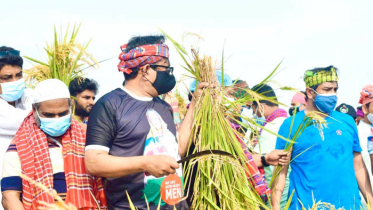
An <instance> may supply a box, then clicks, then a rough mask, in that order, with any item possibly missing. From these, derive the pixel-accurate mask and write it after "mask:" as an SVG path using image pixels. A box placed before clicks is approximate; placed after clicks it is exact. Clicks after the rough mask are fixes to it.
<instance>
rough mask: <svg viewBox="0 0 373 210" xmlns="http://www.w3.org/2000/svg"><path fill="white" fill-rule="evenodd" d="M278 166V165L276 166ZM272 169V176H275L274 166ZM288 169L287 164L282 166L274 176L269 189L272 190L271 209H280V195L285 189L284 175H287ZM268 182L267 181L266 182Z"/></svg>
mask: <svg viewBox="0 0 373 210" xmlns="http://www.w3.org/2000/svg"><path fill="white" fill-rule="evenodd" d="M277 167H278V166H277ZM277 167H275V168H274V169H273V176H274V177H275V176H276V174H274V173H275V171H276V168H277ZM288 170H289V165H286V166H284V168H283V169H282V171H281V172H280V174H279V175H278V176H277V177H275V179H274V181H273V183H272V186H271V191H272V199H271V202H272V207H273V210H280V203H281V197H282V194H283V192H284V189H285V184H286V177H287V175H288ZM268 184H269V183H268Z"/></svg>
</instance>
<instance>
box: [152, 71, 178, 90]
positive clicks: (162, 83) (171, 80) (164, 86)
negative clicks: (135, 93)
mask: <svg viewBox="0 0 373 210" xmlns="http://www.w3.org/2000/svg"><path fill="white" fill-rule="evenodd" d="M152 85H153V87H154V88H155V90H156V91H157V92H158V95H162V94H165V93H168V92H170V91H171V90H172V89H174V87H175V85H176V79H175V76H174V75H173V74H172V72H169V71H157V77H156V78H155V81H154V82H153V83H152Z"/></svg>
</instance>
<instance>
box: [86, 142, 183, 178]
mask: <svg viewBox="0 0 373 210" xmlns="http://www.w3.org/2000/svg"><path fill="white" fill-rule="evenodd" d="M85 165H86V168H87V172H88V173H89V174H91V175H96V176H102V177H106V178H117V177H122V176H128V175H131V174H135V173H140V172H148V173H149V174H151V175H153V176H155V177H162V176H165V175H168V174H174V173H175V169H176V168H178V167H179V164H178V163H177V162H176V160H175V159H174V158H173V157H171V156H168V155H152V156H134V157H116V156H112V155H110V154H109V153H108V152H106V151H103V150H96V149H92V150H87V151H86V152H85Z"/></svg>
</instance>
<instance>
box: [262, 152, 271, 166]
mask: <svg viewBox="0 0 373 210" xmlns="http://www.w3.org/2000/svg"><path fill="white" fill-rule="evenodd" d="M265 156H266V154H262V156H261V157H260V160H261V161H262V165H263V166H264V167H267V166H269V164H268V163H267V162H266V158H265Z"/></svg>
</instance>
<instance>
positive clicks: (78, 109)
mask: <svg viewBox="0 0 373 210" xmlns="http://www.w3.org/2000/svg"><path fill="white" fill-rule="evenodd" d="M89 113H90V111H88V110H87V108H83V107H82V106H80V105H79V104H78V103H76V104H75V115H77V116H81V117H88V116H89Z"/></svg>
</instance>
